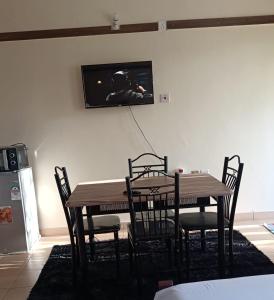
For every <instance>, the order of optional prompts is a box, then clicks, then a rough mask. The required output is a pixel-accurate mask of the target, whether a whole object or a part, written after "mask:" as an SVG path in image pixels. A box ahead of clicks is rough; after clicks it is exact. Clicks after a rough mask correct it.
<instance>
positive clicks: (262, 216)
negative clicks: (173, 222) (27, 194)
mask: <svg viewBox="0 0 274 300" xmlns="http://www.w3.org/2000/svg"><path fill="white" fill-rule="evenodd" d="M266 219H273V220H274V211H265V212H247V213H237V214H236V215H235V221H236V222H239V221H254V220H256V221H258V220H266ZM127 224H128V222H121V231H126V230H127ZM40 233H41V236H61V235H68V230H67V228H66V227H57V228H41V229H40Z"/></svg>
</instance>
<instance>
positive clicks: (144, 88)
mask: <svg viewBox="0 0 274 300" xmlns="http://www.w3.org/2000/svg"><path fill="white" fill-rule="evenodd" d="M81 70H82V79H83V87H84V96H85V107H86V108H96V107H107V106H122V105H128V106H129V105H142V104H153V103H154V96H153V76H152V62H151V61H142V62H129V63H116V64H100V65H85V66H82V67H81Z"/></svg>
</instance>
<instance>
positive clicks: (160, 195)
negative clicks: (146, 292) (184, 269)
mask: <svg viewBox="0 0 274 300" xmlns="http://www.w3.org/2000/svg"><path fill="white" fill-rule="evenodd" d="M148 173H153V174H156V173H161V178H160V177H158V176H157V177H154V178H153V177H151V174H148ZM157 175H160V174H157ZM144 177H150V178H147V179H144ZM126 185H127V194H128V203H129V212H130V224H129V225H128V242H129V257H130V261H131V264H132V260H133V258H134V265H135V270H136V275H137V282H138V287H139V291H140V290H141V270H140V268H141V265H140V264H141V261H140V254H141V250H140V247H141V245H142V243H144V242H147V241H155V240H158V241H159V240H160V241H166V240H167V239H168V240H171V239H172V240H174V242H175V249H174V250H175V252H174V253H175V261H176V266H177V267H176V268H177V271H178V276H179V278H180V259H177V256H178V255H177V252H178V251H179V247H178V241H179V240H178V239H179V223H178V220H179V174H178V173H176V174H175V176H170V175H167V174H166V173H164V172H162V171H151V170H150V171H144V172H143V173H141V174H139V176H137V177H135V178H130V177H129V176H128V177H126ZM170 209H173V210H174V214H175V216H174V218H169V216H168V213H167V212H168V210H170ZM137 213H138V218H137ZM169 254H170V253H169Z"/></svg>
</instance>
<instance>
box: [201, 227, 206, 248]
mask: <svg viewBox="0 0 274 300" xmlns="http://www.w3.org/2000/svg"><path fill="white" fill-rule="evenodd" d="M201 248H202V251H205V250H206V231H205V230H201Z"/></svg>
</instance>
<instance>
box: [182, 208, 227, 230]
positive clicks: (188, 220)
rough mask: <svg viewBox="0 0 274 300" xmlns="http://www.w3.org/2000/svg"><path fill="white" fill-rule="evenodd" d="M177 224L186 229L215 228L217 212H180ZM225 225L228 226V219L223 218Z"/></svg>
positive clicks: (216, 226) (216, 225)
mask: <svg viewBox="0 0 274 300" xmlns="http://www.w3.org/2000/svg"><path fill="white" fill-rule="evenodd" d="M179 224H180V226H181V227H182V228H183V229H186V230H199V229H217V228H218V221H217V213H216V212H193V213H182V214H180V215H179ZM224 225H225V227H228V225H229V221H228V220H227V219H224Z"/></svg>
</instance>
